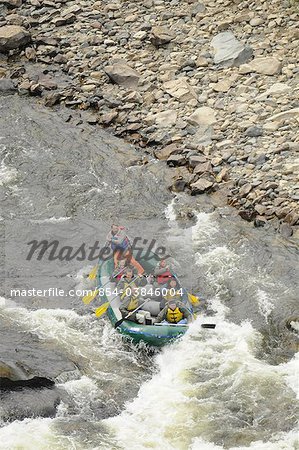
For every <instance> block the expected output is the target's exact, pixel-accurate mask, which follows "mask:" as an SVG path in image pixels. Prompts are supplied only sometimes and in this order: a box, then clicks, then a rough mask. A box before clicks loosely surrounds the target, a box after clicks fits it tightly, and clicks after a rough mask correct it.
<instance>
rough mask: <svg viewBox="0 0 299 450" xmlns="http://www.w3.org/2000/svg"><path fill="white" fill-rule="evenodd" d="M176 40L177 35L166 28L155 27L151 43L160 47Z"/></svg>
mask: <svg viewBox="0 0 299 450" xmlns="http://www.w3.org/2000/svg"><path fill="white" fill-rule="evenodd" d="M174 38H175V35H174V34H173V33H172V32H171V31H169V30H168V29H167V28H164V27H160V26H159V27H153V28H152V36H151V43H152V44H153V45H154V46H155V47H160V46H161V45H165V44H168V43H169V42H170V41H172V40H173V39H174Z"/></svg>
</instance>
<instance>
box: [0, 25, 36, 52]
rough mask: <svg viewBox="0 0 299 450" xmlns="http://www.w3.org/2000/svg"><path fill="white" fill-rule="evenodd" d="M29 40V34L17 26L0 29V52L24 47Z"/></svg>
mask: <svg viewBox="0 0 299 450" xmlns="http://www.w3.org/2000/svg"><path fill="white" fill-rule="evenodd" d="M30 40H31V35H30V33H29V32H28V31H27V30H25V28H22V27H19V26H17V25H7V26H4V27H0V52H2V53H7V52H9V50H14V49H17V48H22V47H24V46H25V45H26V44H27V43H28V42H30Z"/></svg>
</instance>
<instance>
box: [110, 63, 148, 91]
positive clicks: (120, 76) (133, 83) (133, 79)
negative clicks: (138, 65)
mask: <svg viewBox="0 0 299 450" xmlns="http://www.w3.org/2000/svg"><path fill="white" fill-rule="evenodd" d="M104 70H105V72H106V74H107V75H108V77H109V78H110V79H111V80H112V81H114V83H116V84H119V85H121V86H124V87H126V88H129V89H136V87H137V85H138V81H139V78H140V74H139V73H138V72H137V71H136V70H134V69H132V68H131V67H130V66H128V65H127V64H126V63H125V62H119V63H115V64H112V65H109V66H106V67H105V69H104Z"/></svg>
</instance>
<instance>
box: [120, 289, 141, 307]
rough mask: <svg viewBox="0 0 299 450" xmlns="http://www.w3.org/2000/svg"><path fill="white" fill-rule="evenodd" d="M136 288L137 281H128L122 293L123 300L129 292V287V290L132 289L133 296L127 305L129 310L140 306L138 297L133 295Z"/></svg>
mask: <svg viewBox="0 0 299 450" xmlns="http://www.w3.org/2000/svg"><path fill="white" fill-rule="evenodd" d="M135 288H136V284H135V283H132V284H130V283H128V282H125V283H124V292H123V293H122V295H121V297H120V298H121V300H123V299H124V298H125V297H126V296H127V293H126V290H127V289H128V290H129V289H130V290H131V293H132V294H131V298H130V302H129V304H128V306H127V310H128V311H133V310H134V309H136V308H137V307H138V297H136V296H134V295H133V290H134V289H135ZM129 292H130V291H129Z"/></svg>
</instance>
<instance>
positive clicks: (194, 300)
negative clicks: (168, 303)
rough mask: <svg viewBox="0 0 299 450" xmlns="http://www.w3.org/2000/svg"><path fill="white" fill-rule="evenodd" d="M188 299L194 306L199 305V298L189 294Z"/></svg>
mask: <svg viewBox="0 0 299 450" xmlns="http://www.w3.org/2000/svg"><path fill="white" fill-rule="evenodd" d="M188 298H189V301H190V302H191V304H192V305H194V306H196V305H199V298H198V297H196V296H195V295H192V294H188Z"/></svg>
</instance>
